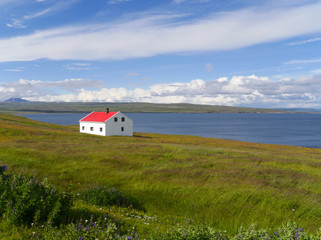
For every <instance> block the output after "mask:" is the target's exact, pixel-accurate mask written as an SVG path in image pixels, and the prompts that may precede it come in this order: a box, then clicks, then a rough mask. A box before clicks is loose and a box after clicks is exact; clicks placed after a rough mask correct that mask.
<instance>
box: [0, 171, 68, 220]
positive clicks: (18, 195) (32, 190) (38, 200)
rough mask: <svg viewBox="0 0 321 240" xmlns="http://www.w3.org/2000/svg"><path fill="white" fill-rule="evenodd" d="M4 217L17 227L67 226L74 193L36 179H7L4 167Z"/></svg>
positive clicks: (0, 193)
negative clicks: (44, 224) (23, 225)
mask: <svg viewBox="0 0 321 240" xmlns="http://www.w3.org/2000/svg"><path fill="white" fill-rule="evenodd" d="M0 169H1V170H0V206H1V210H0V217H1V216H2V217H7V218H8V220H9V221H10V222H11V223H14V224H27V225H30V224H32V223H33V224H37V223H44V222H52V223H54V224H60V223H62V222H64V221H65V220H66V219H67V217H68V215H69V213H70V209H71V207H72V203H73V201H72V200H73V199H72V195H71V193H68V192H63V191H60V190H58V189H56V188H54V187H53V186H51V185H50V184H49V183H48V182H47V180H46V179H45V180H44V181H43V182H39V181H37V180H35V178H34V177H30V178H28V177H25V176H22V175H21V174H20V175H19V176H11V175H6V174H5V170H6V167H5V166H2V167H1V166H0Z"/></svg>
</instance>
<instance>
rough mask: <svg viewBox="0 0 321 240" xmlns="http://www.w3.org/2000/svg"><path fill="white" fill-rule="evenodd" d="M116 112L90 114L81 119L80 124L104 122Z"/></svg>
mask: <svg viewBox="0 0 321 240" xmlns="http://www.w3.org/2000/svg"><path fill="white" fill-rule="evenodd" d="M116 113H117V112H109V113H106V112H92V113H90V114H89V115H87V116H86V117H84V118H83V119H81V120H80V121H81V122H106V121H107V120H108V119H109V118H111V117H112V116H114V115H115V114H116Z"/></svg>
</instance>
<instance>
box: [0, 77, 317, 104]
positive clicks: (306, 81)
mask: <svg viewBox="0 0 321 240" xmlns="http://www.w3.org/2000/svg"><path fill="white" fill-rule="evenodd" d="M44 89H45V90H44ZM320 89H321V75H318V76H305V77H300V78H295V79H281V80H277V81H275V80H272V79H270V78H268V77H259V76H255V75H251V76H234V77H232V78H231V79H228V78H225V77H224V78H218V79H215V80H210V81H205V80H202V79H194V80H191V81H189V82H185V83H178V82H176V83H175V82H174V83H169V84H156V85H152V86H150V87H148V88H135V89H132V90H129V89H126V88H106V87H104V86H103V84H102V82H100V81H97V80H96V81H92V80H85V79H66V80H64V81H56V82H48V81H39V80H38V81H35V80H25V79H20V80H19V81H18V82H11V83H6V84H0V96H1V98H2V99H0V100H5V99H7V98H10V97H22V98H25V99H28V100H32V101H66V102H96V101H98V102H152V103H194V104H211V105H229V106H253V107H268V108H277V107H309V108H321V96H320V93H319V90H320ZM61 92H63V93H61Z"/></svg>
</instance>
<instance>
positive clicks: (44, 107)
mask: <svg viewBox="0 0 321 240" xmlns="http://www.w3.org/2000/svg"><path fill="white" fill-rule="evenodd" d="M9 103H10V104H9ZM20 103H21V102H17V101H16V102H14V101H10V102H6V103H0V112H10V113H18V112H19V113H23V112H29V113H32V112H34V113H36V112H42V113H67V112H68V113H76V112H81V113H85V112H92V111H105V109H106V107H109V108H110V110H111V111H121V112H150V113H284V112H286V111H282V110H275V109H262V108H244V107H229V106H214V105H196V104H187V103H177V104H156V103H108V102H105V103H102V102H100V103H97V102H96V103H95V102H89V103H84V102H82V103H80V102H73V103H67V102H63V103H57V102H25V103H24V104H20Z"/></svg>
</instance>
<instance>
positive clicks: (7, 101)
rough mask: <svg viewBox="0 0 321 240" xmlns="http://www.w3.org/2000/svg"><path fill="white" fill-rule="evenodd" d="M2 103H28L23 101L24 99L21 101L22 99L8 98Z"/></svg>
mask: <svg viewBox="0 0 321 240" xmlns="http://www.w3.org/2000/svg"><path fill="white" fill-rule="evenodd" d="M4 102H6V103H11V102H15V103H18V102H29V101H28V100H25V99H22V98H9V99H7V100H4Z"/></svg>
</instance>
